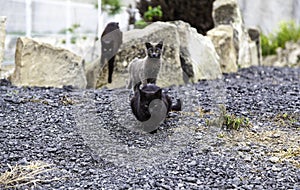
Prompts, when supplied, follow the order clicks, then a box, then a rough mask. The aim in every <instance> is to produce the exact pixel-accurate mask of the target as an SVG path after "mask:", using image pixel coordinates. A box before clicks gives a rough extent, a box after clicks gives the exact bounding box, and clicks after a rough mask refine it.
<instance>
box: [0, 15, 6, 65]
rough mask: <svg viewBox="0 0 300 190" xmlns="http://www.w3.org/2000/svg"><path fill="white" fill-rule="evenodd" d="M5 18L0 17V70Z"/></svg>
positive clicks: (2, 55)
mask: <svg viewBox="0 0 300 190" xmlns="http://www.w3.org/2000/svg"><path fill="white" fill-rule="evenodd" d="M5 31H6V17H5V16H0V69H1V65H2V61H3V58H4V47H5V36H6V32H5Z"/></svg>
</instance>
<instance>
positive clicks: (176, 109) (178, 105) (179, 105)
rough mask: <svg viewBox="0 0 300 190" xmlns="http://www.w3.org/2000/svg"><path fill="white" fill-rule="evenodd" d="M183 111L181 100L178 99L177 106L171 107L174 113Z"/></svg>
mask: <svg viewBox="0 0 300 190" xmlns="http://www.w3.org/2000/svg"><path fill="white" fill-rule="evenodd" d="M181 109H182V102H181V100H180V99H179V98H177V99H176V104H173V105H172V106H171V110H172V111H181Z"/></svg>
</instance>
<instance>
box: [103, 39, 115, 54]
mask: <svg viewBox="0 0 300 190" xmlns="http://www.w3.org/2000/svg"><path fill="white" fill-rule="evenodd" d="M113 47H114V44H113V41H112V40H104V41H102V47H101V48H102V53H103V54H104V55H112V54H113Z"/></svg>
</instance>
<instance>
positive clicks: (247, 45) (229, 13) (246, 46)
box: [212, 0, 261, 67]
mask: <svg viewBox="0 0 300 190" xmlns="http://www.w3.org/2000/svg"><path fill="white" fill-rule="evenodd" d="M212 14H213V19H214V24H215V27H217V26H219V25H229V26H231V27H232V28H233V43H234V47H235V50H236V52H237V54H236V57H237V58H236V59H237V65H238V67H249V66H253V65H259V60H260V57H261V56H260V55H258V53H259V54H261V53H260V52H261V51H260V50H258V49H257V48H258V45H257V44H256V43H257V42H256V41H252V40H251V38H250V37H249V34H248V32H247V30H246V28H245V26H244V23H243V19H242V16H241V13H240V10H239V6H238V4H237V0H216V1H215V2H214V6H213V13H212ZM213 41H214V40H213Z"/></svg>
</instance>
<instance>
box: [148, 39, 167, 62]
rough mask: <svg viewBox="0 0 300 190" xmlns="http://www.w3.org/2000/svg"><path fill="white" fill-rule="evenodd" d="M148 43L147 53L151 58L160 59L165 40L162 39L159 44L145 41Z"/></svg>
mask: <svg viewBox="0 0 300 190" xmlns="http://www.w3.org/2000/svg"><path fill="white" fill-rule="evenodd" d="M145 45H146V50H147V55H148V57H150V58H157V59H159V58H160V57H161V54H162V50H163V42H162V41H160V42H159V43H158V44H157V45H155V46H154V45H152V44H151V43H149V42H146V43H145Z"/></svg>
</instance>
